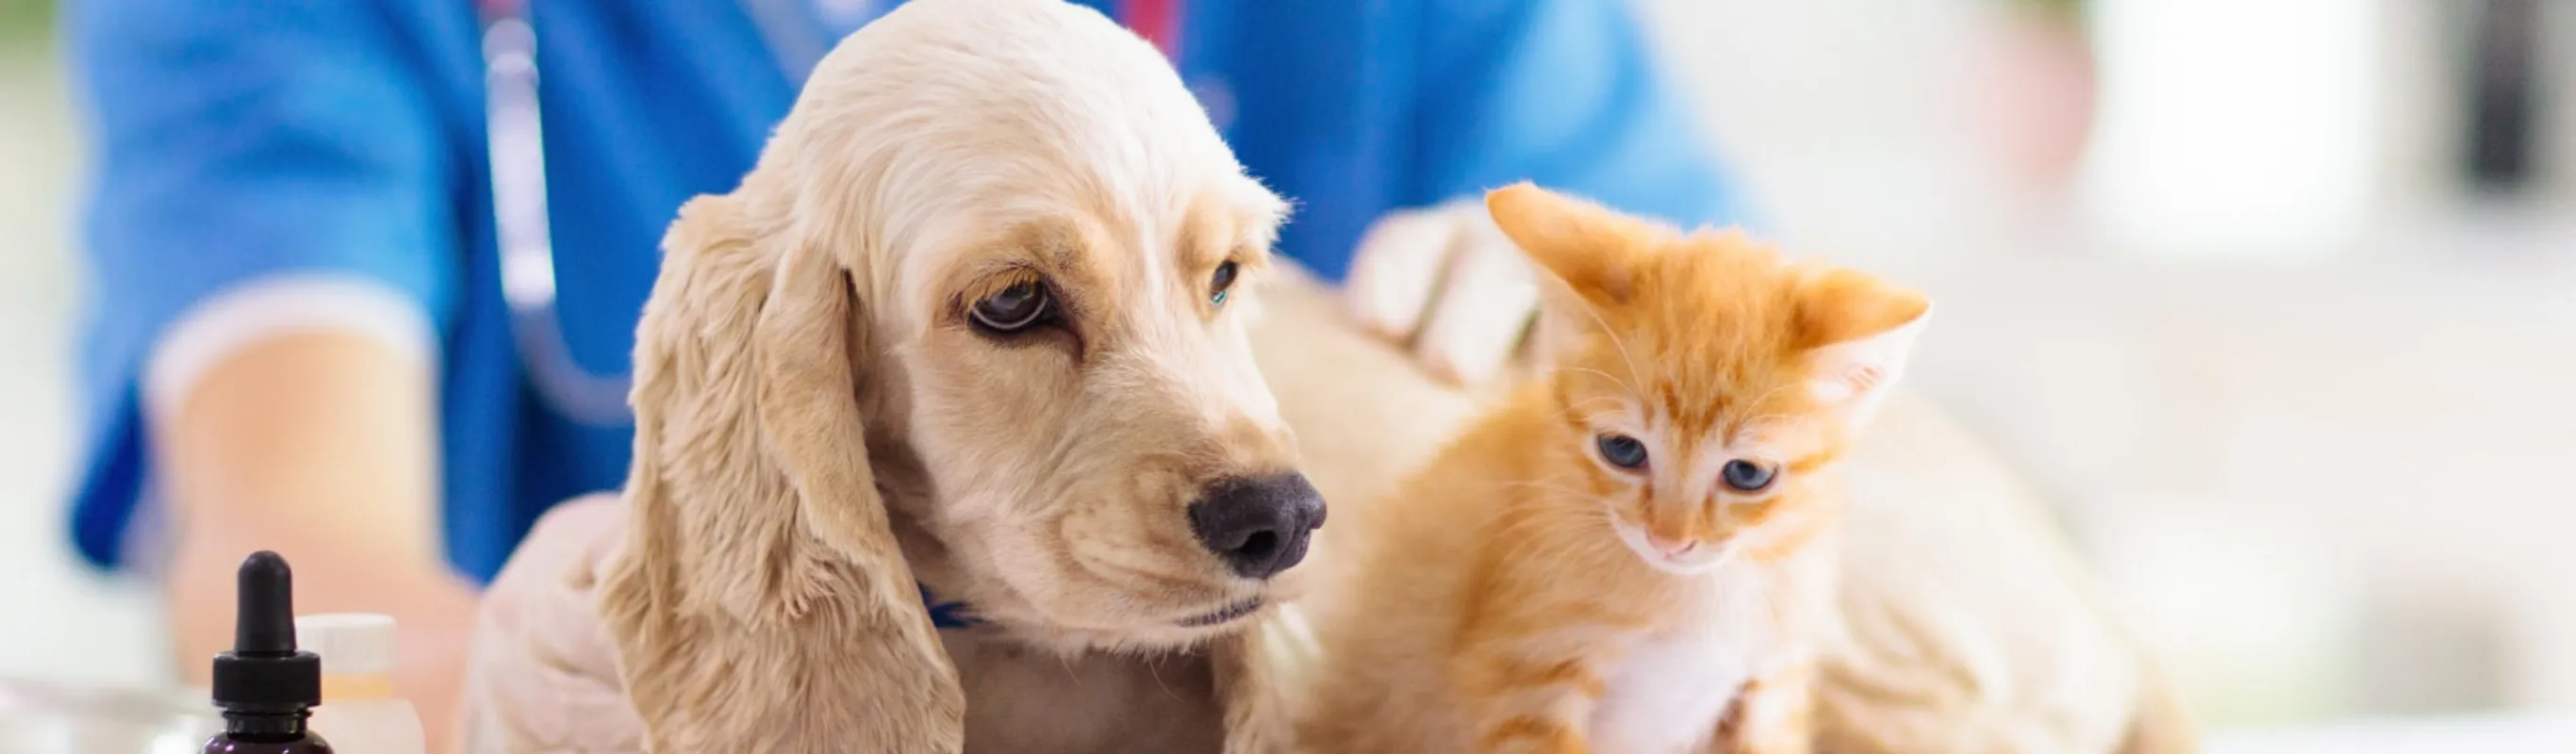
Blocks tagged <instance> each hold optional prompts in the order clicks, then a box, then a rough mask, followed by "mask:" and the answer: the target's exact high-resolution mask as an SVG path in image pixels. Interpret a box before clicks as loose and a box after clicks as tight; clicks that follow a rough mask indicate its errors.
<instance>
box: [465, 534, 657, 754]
mask: <svg viewBox="0 0 2576 754" xmlns="http://www.w3.org/2000/svg"><path fill="white" fill-rule="evenodd" d="M626 515H627V507H626V502H625V501H624V500H621V499H619V498H618V497H617V496H616V495H613V494H606V493H602V494H596V495H589V496H585V497H581V498H577V499H574V500H571V501H569V502H565V503H564V504H562V505H558V506H555V508H554V510H552V511H549V512H548V513H546V515H545V517H544V518H540V519H538V520H537V524H536V527H535V528H534V529H531V530H530V531H529V532H528V537H527V539H525V540H522V541H521V542H520V543H519V549H518V551H517V552H516V553H513V554H511V556H510V563H509V565H507V566H504V567H503V568H502V569H501V574H500V576H498V577H496V578H494V579H493V580H492V584H491V586H490V587H488V588H486V589H485V590H484V593H483V605H482V611H481V613H480V617H479V621H478V625H477V628H476V631H475V634H474V647H473V653H472V655H471V659H470V660H469V661H468V664H467V670H466V678H465V693H464V696H463V699H462V700H461V702H460V711H459V713H458V715H457V717H458V723H459V726H460V732H461V734H462V736H461V737H462V739H463V740H464V748H462V749H461V751H464V752H472V753H477V754H479V753H480V752H499V751H642V750H643V748H644V744H643V738H644V736H643V734H644V723H643V721H641V720H639V719H637V718H636V716H635V710H634V707H633V706H631V705H629V704H628V702H627V700H626V691H625V688H624V684H623V682H622V681H621V680H620V678H619V677H618V673H617V654H616V648H615V645H614V644H613V643H612V640H611V639H610V638H609V635H608V631H607V628H606V627H605V626H604V625H602V624H601V623H600V621H599V611H598V605H599V600H598V598H597V596H596V594H595V593H594V592H593V591H592V590H593V589H594V588H595V587H596V585H597V584H598V583H599V576H600V575H601V574H602V572H603V570H604V569H605V568H606V567H607V565H608V563H609V562H610V560H611V559H612V558H613V557H614V556H615V554H616V552H617V550H618V548H619V547H620V546H621V545H622V544H623V543H624V542H625V540H626Z"/></svg>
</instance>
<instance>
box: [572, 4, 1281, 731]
mask: <svg viewBox="0 0 2576 754" xmlns="http://www.w3.org/2000/svg"><path fill="white" fill-rule="evenodd" d="M1285 211H1286V204H1285V203H1284V202H1283V201H1282V200H1280V199H1279V198H1278V197H1276V196H1274V195H1272V194H1271V193H1270V192H1269V191H1267V190H1265V189H1264V188H1263V187H1262V186H1261V185H1260V184H1258V183H1257V182H1255V181H1253V180H1252V179H1250V178H1248V177H1246V176H1245V175H1244V173H1243V170H1242V168H1241V167H1240V165H1239V164H1238V163H1237V162H1236V160H1235V158H1234V156H1233V154H1232V153H1231V152H1230V151H1229V150H1228V148H1227V147H1226V145H1225V144H1224V143H1223V142H1222V141H1221V140H1220V139H1219V138H1218V136H1217V134H1216V132H1215V130H1214V129H1213V128H1212V127H1211V126H1210V125H1209V122H1208V119H1207V117H1206V115H1205V114H1204V112H1203V111H1202V110H1201V109H1200V108H1199V107H1198V105H1197V104H1196V102H1194V101H1193V100H1192V99H1191V97H1190V95H1189V94H1188V93H1187V92H1186V91H1185V89H1184V88H1183V86H1182V84H1181V82H1180V80H1179V78H1178V77H1177V76H1176V75H1175V74H1174V73H1173V72H1172V70H1171V68H1170V67H1169V66H1168V65H1166V64H1165V62H1164V61H1163V59H1162V57H1161V56H1160V54H1159V53H1157V52H1156V51H1155V50H1154V48H1153V47H1151V46H1149V45H1148V44H1146V43H1145V42H1144V41H1142V40H1140V39H1138V38H1136V37H1135V36H1133V35H1131V34H1129V33H1127V32H1126V31H1124V30H1122V29H1120V28H1119V27H1118V26H1117V25H1115V24H1114V23H1112V22H1111V21H1109V20H1108V19H1107V18H1104V17H1102V16H1100V15H1099V14H1097V13H1094V12H1092V11H1089V10H1084V9H1081V8H1078V7H1076V6H1073V5H1069V4H1066V3H1062V2H1059V1H1058V0H917V1H916V2H911V3H906V4H905V5H903V6H902V7H900V8H898V9H896V10H894V11H893V12H891V13H889V14H887V15H886V16H884V17H883V18H881V19H880V20H878V21H876V22H874V23H872V24H870V25H869V26H867V27H866V28H864V29H862V30H860V31H859V32H857V33H856V34H854V35H852V36H850V37H849V38H848V39H846V40H845V41H843V42H842V43H841V44H840V45H839V47H837V48H836V49H835V50H834V51H833V52H832V53H831V54H830V55H829V56H828V57H826V58H825V59H824V60H823V61H822V62H821V64H820V65H819V66H818V67H817V68H816V70H815V71H814V74H813V76H812V78H811V80H810V81H809V83H808V84H807V85H806V88H805V90H804V92H803V94H802V96H801V97H800V99H799V100H798V102H797V104H796V106H795V108H794V110H793V111H792V112H791V113H790V114H789V115H788V117H787V119H786V120H785V121H784V122H783V123H782V124H781V125H780V126H779V128H778V131H777V133H776V134H775V136H774V137H773V138H772V140H771V141H770V143H769V145H768V147H767V148H766V149H765V150H764V152H763V153H762V155H761V159H760V161H759V164H758V166H757V167H756V168H755V169H754V170H753V171H752V172H751V174H750V175H749V176H747V177H746V178H745V179H744V180H743V182H742V184H741V186H740V187H739V188H737V189H736V190H734V191H733V192H732V193H729V194H725V195H722V196H707V197H700V198H698V199H695V200H693V201H691V202H689V203H688V204H687V205H686V206H685V207H683V208H682V209H681V211H680V217H679V219H678V221H677V222H676V223H675V224H674V225H673V226H672V228H671V230H670V232H669V234H668V235H667V237H666V238H665V241H664V247H665V252H666V258H665V260H664V263H663V267H662V271H661V276H660V278H659V279H658V281H657V282H656V284H655V288H654V292H653V296H652V298H651V301H650V303H649V304H648V305H647V306H646V309H645V312H644V316H643V319H642V322H641V325H640V327H639V329H638V344H637V347H636V354H635V365H636V387H635V392H634V395H633V401H634V405H635V409H636V419H637V421H636V440H635V448H636V453H635V460H634V467H633V470H632V474H631V476H630V478H629V480H628V482H627V488H626V490H625V492H626V496H627V499H628V501H629V505H630V506H631V509H632V510H631V518H630V521H629V530H628V531H627V540H626V542H625V548H624V550H623V554H622V555H621V556H619V557H617V558H616V559H615V561H614V562H613V563H611V564H610V565H609V567H608V568H606V569H605V573H604V575H603V576H602V577H601V581H600V583H599V585H598V594H599V599H600V607H599V609H600V614H601V618H602V621H603V622H604V623H605V625H606V626H607V629H608V633H609V635H610V636H611V637H613V639H614V643H615V645H616V647H617V656H618V658H619V666H620V669H621V671H622V676H623V684H624V687H625V689H626V690H627V693H628V694H629V696H630V697H631V699H632V702H633V705H634V708H635V711H636V712H637V713H638V715H639V718H640V720H641V721H642V723H643V725H644V727H645V731H644V733H645V735H644V740H645V745H646V747H647V748H648V749H651V750H655V751H775V752H788V751H906V752H910V751H959V750H972V751H992V752H1095V751H1096V752H1109V751H1173V752H1183V751H1220V750H1222V751H1228V752H1257V751H1269V750H1273V749H1276V748H1278V747H1281V746H1283V745H1285V740H1284V736H1285V732H1284V731H1285V726H1284V722H1283V720H1282V717H1283V716H1282V715H1281V714H1280V713H1279V712H1278V711H1276V710H1275V709H1274V707H1275V703H1274V702H1273V701H1271V699H1272V694H1273V693H1274V690H1275V687H1276V686H1277V685H1278V684H1277V683H1276V682H1275V681H1274V680H1273V679H1272V678H1270V676H1269V671H1268V668H1267V662H1266V660H1265V657H1266V655H1265V654H1264V651H1263V632H1264V629H1263V628H1262V627H1261V626H1262V624H1263V623H1264V622H1265V621H1268V620H1270V619H1271V618H1272V617H1273V616H1274V615H1275V612H1276V610H1277V606H1278V605H1280V604H1281V603H1283V602H1286V601H1287V600H1289V599H1291V598H1292V597H1293V596H1295V594H1296V590H1295V587H1294V585H1293V583H1291V582H1292V578H1291V576H1292V574H1290V573H1289V569H1290V568H1291V567H1293V566H1295V565H1297V564H1298V563H1299V562H1300V561H1301V560H1302V559H1303V557H1304V554H1305V550H1306V547H1307V542H1308V539H1309V536H1310V533H1311V532H1312V531H1313V530H1314V529H1316V528H1317V527H1319V526H1321V525H1322V523H1323V521H1324V516H1325V509H1324V504H1323V500H1322V498H1321V496H1320V495H1319V494H1318V493H1317V492H1316V491H1315V489H1314V488H1313V486H1312V485H1311V484H1309V483H1308V482H1307V481H1306V479H1305V478H1304V477H1303V476H1301V475H1300V474H1299V473H1298V472H1297V468H1296V467H1297V464H1296V458H1297V454H1296V448H1295V445H1294V442H1293V441H1292V439H1291V437H1290V434H1289V432H1288V430H1287V429H1286V427H1285V425H1284V424H1283V423H1282V422H1281V420H1280V418H1279V414H1278V409H1277V406H1276V405H1275V403H1274V401H1273V399H1272V397H1271V394H1270V392H1269V389H1268V387H1267V386H1265V385H1264V383H1263V380H1262V376H1261V373H1260V372H1259V371H1258V369H1257V368H1256V367H1255V365H1254V362H1253V359H1252V353H1251V349H1250V345H1249V342H1248V340H1247V338H1246V334H1245V324H1244V316H1245V313H1244V312H1243V311H1242V310H1243V309H1244V308H1245V307H1246V305H1248V304H1250V303H1251V302H1250V301H1248V300H1246V298H1247V297H1248V294H1249V293H1250V287H1249V286H1250V281H1251V279H1252V278H1253V277H1254V276H1256V275H1258V274H1260V273H1261V272H1262V271H1263V270H1264V269H1265V266H1266V264H1267V261H1268V253H1269V252H1268V248H1269V245H1270V242H1271V239H1272V237H1273V234H1274V231H1275V229H1276V228H1277V226H1278V225H1279V224H1280V222H1281V221H1282V219H1283V215H1284V214H1285ZM925 598H929V599H932V600H935V601H937V602H940V603H943V604H944V603H950V602H955V603H962V604H963V606H964V607H963V608H962V610H957V613H958V614H959V615H960V616H963V617H960V618H959V619H958V620H957V622H958V623H960V624H968V623H971V625H961V626H960V627H954V628H942V627H936V626H934V623H933V619H932V617H931V616H930V615H929V614H928V613H927V612H926V611H925V609H924V600H925ZM952 609H953V608H947V607H943V608H942V610H941V611H940V612H941V613H942V614H948V613H950V612H951V610H952Z"/></svg>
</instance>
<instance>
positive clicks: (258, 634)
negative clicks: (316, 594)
mask: <svg viewBox="0 0 2576 754" xmlns="http://www.w3.org/2000/svg"><path fill="white" fill-rule="evenodd" d="M240 579H241V581H240V584H239V585H238V586H236V587H235V589H236V590H237V592H236V593H235V598H236V599H237V600H238V604H237V606H236V608H235V611H236V612H235V613H234V623H233V649H232V651H230V652H225V653H223V654H219V655H215V685H214V691H215V706H216V707H219V708H222V709H223V711H224V722H225V728H226V729H227V730H231V731H233V732H236V733H267V734H288V735H295V734H301V733H303V732H304V719H305V716H306V715H307V714H309V713H310V711H311V710H312V709H313V707H314V706H316V705H319V704H321V703H322V658H320V657H317V656H315V655H314V654H313V653H311V652H305V651H300V650H297V649H296V648H295V579H294V574H293V573H291V572H289V571H288V570H287V568H286V559H285V558H282V557H278V555H277V553H274V552H269V551H267V550H261V551H259V552H255V553H251V555H250V557H249V558H248V559H245V560H243V561H242V564H241V574H240Z"/></svg>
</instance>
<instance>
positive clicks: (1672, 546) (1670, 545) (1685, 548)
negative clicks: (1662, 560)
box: [1646, 534, 1699, 558]
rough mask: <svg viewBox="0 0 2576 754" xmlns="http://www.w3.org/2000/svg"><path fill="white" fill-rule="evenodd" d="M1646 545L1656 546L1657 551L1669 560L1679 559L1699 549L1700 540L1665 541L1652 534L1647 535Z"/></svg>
mask: <svg viewBox="0 0 2576 754" xmlns="http://www.w3.org/2000/svg"><path fill="white" fill-rule="evenodd" d="M1646 544H1650V545H1654V546H1655V551H1656V552H1660V553H1663V554H1664V557H1667V558H1678V557H1681V556H1684V555H1688V554H1690V551H1692V550H1696V549H1699V540H1696V539H1665V538H1663V537H1658V536H1655V535H1652V534H1648V535H1646Z"/></svg>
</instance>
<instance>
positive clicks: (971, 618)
mask: <svg viewBox="0 0 2576 754" xmlns="http://www.w3.org/2000/svg"><path fill="white" fill-rule="evenodd" d="M913 586H917V587H920V588H921V607H922V609H923V610H927V611H929V612H930V625H931V626H932V627H935V628H943V629H946V628H974V627H976V626H980V625H983V624H984V621H982V620H978V619H977V618H976V617H975V615H974V613H972V612H969V610H970V608H968V607H967V606H966V603H963V602H941V601H939V598H938V597H933V596H931V594H930V587H929V586H928V585H925V584H922V583H920V582H914V583H913Z"/></svg>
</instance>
